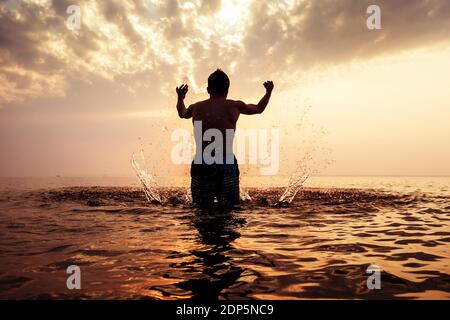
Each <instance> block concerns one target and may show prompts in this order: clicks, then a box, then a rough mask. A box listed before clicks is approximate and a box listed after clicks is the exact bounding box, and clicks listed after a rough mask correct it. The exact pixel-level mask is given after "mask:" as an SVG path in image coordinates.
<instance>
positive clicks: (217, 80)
mask: <svg viewBox="0 0 450 320" xmlns="http://www.w3.org/2000/svg"><path fill="white" fill-rule="evenodd" d="M229 88H230V79H229V78H228V76H227V74H226V73H225V72H223V71H222V70H220V69H217V70H216V71H214V72H213V73H211V75H210V76H209V77H208V93H209V94H212V93H215V94H224V93H226V92H228V89H229Z"/></svg>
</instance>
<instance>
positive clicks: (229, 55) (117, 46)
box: [0, 0, 450, 106]
mask: <svg viewBox="0 0 450 320" xmlns="http://www.w3.org/2000/svg"><path fill="white" fill-rule="evenodd" d="M77 3H78V5H80V7H81V12H82V17H81V21H82V27H81V30H79V31H70V30H68V29H67V28H66V26H65V21H66V19H67V16H68V15H67V13H66V8H67V6H68V5H69V4H70V3H69V1H67V0H65V1H59V0H58V1H56V0H52V1H31V0H30V1H20V2H14V1H3V2H0V30H1V32H0V81H1V84H0V105H3V106H5V105H9V104H11V103H17V102H20V101H23V100H25V99H30V98H36V97H40V96H42V95H56V96H62V95H65V94H66V93H67V91H68V90H70V88H71V86H73V83H74V82H76V81H84V82H86V83H90V84H92V87H93V88H95V83H96V82H98V81H105V80H106V81H110V82H112V83H114V85H116V86H117V87H118V88H121V89H122V90H124V91H126V92H129V93H130V94H131V95H136V94H137V95H139V94H141V92H142V91H145V92H146V94H148V93H149V92H150V93H154V94H161V92H162V94H172V91H173V90H172V87H174V86H175V85H176V84H177V83H178V82H180V81H183V80H188V81H189V82H191V83H192V84H193V86H192V87H193V89H194V91H195V90H197V91H198V90H200V89H201V88H202V86H203V85H204V82H205V79H206V77H207V75H208V74H209V73H210V72H211V71H212V70H213V69H215V68H217V67H221V68H223V69H224V70H226V71H228V72H229V73H230V74H231V75H232V81H233V83H234V84H235V88H236V92H237V93H245V92H246V90H248V88H250V87H252V81H255V79H260V78H261V80H264V79H266V78H273V79H274V80H275V81H277V82H278V83H280V82H283V81H285V82H286V83H287V82H288V81H289V80H288V79H289V78H290V77H292V76H295V75H296V74H298V73H299V72H305V70H307V69H309V68H312V67H317V66H324V67H327V66H331V65H335V64H341V63H347V62H349V61H353V60H363V59H370V58H372V57H376V56H379V55H385V54H391V53H395V52H399V51H405V50H410V49H415V48H421V47H424V46H429V45H433V44H436V43H448V41H449V40H450V39H449V38H450V33H449V32H448V30H450V1H448V0H428V1H421V0H396V1H389V0H379V1H376V4H378V5H379V6H380V7H381V10H382V27H383V29H382V30H376V31H370V30H368V29H367V28H366V19H367V17H368V15H367V13H366V9H367V7H368V6H369V5H370V4H373V3H374V2H373V1H369V0H361V1H355V0H335V1H333V0H300V1H293V0H285V1H256V0H254V1H251V0H248V1H236V0H230V1H218V0H215V1H205V0H186V1H181V0H179V1H177V0H170V1H159V0H146V1H144V0H127V1H120V2H119V1H98V2H97V1H93V0H83V1H77ZM287 84H288V83H287Z"/></svg>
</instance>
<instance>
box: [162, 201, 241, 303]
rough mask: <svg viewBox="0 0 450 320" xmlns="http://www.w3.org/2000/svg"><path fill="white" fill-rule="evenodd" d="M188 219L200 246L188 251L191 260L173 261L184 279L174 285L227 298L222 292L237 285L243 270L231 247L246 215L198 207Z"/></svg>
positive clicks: (195, 294) (193, 294)
mask: <svg viewBox="0 0 450 320" xmlns="http://www.w3.org/2000/svg"><path fill="white" fill-rule="evenodd" d="M189 220H190V221H189V224H190V225H192V226H193V227H194V228H195V229H196V230H197V232H198V236H197V239H196V242H198V243H199V244H200V245H201V248H198V249H195V250H191V251H189V253H190V255H191V256H190V257H189V260H187V261H182V262H178V263H173V264H171V265H170V267H171V268H173V269H174V270H175V272H174V273H175V274H177V275H178V276H181V278H180V280H181V281H180V282H177V283H176V284H174V285H173V286H175V287H176V288H179V289H181V290H183V291H185V292H190V293H191V294H190V295H191V297H192V298H194V299H202V300H209V299H213V300H216V299H218V298H219V297H222V298H226V297H224V296H223V294H222V292H224V290H225V289H228V288H230V287H231V286H233V285H235V283H236V282H237V281H238V279H239V278H240V277H241V275H242V273H243V271H244V269H243V268H241V267H239V266H236V265H235V264H234V263H233V259H232V257H231V256H230V255H229V251H230V249H232V248H233V247H232V246H231V243H232V242H233V241H234V240H235V239H237V238H239V236H240V234H239V232H238V229H239V228H240V227H241V226H243V225H244V224H245V219H241V218H236V217H235V216H234V213H233V212H226V211H223V212H205V211H198V210H195V211H194V213H193V214H192V215H191V217H190V218H189ZM180 271H181V272H182V273H181V274H180ZM170 272H171V271H169V274H170ZM153 289H155V290H160V291H161V292H163V293H164V294H166V295H170V292H171V290H173V289H172V288H171V287H170V286H169V287H158V288H153ZM175 291H176V290H175Z"/></svg>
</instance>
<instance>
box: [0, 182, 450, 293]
mask: <svg viewBox="0 0 450 320" xmlns="http://www.w3.org/2000/svg"><path fill="white" fill-rule="evenodd" d="M155 188H156V189H155V191H157V193H158V195H159V196H161V197H162V199H165V200H164V201H165V204H164V205H160V204H157V203H156V202H154V203H149V201H148V199H147V197H148V195H146V194H145V193H144V192H143V191H142V188H141V187H140V183H139V181H137V180H136V179H106V178H104V179H88V178H78V179H74V178H72V179H69V178H48V179H1V180H0V228H1V232H0V298H1V299H5V298H12V299H23V298H33V299H44V298H55V299H56V298H86V299H93V298H100V299H111V298H112V299H118V298H132V299H140V298H150V299H185V298H193V297H195V298H205V299H305V298H357V299H360V298H361V299H372V298H388V299H390V298H402V299H420V298H422V299H423V298H440V299H448V298H450V275H449V274H450V267H449V262H450V253H449V242H450V228H449V226H450V189H449V188H450V178H388V177H315V178H314V177H313V178H310V179H308V180H307V181H306V184H305V186H304V188H301V189H299V191H298V193H297V196H296V197H295V198H294V200H293V201H292V203H291V204H290V205H287V206H282V207H276V206H275V204H276V203H277V202H278V200H279V199H280V196H281V195H282V194H283V193H284V192H285V191H286V190H285V189H284V188H272V189H254V188H248V189H247V191H248V193H249V196H250V197H251V200H248V201H247V202H245V203H244V204H243V205H242V208H241V209H240V210H235V211H233V212H229V213H216V214H214V215H212V214H209V215H208V214H204V213H201V212H198V211H197V210H196V209H194V208H192V207H191V206H189V205H188V204H187V201H186V200H188V199H186V189H185V188H159V189H158V188H157V187H155ZM72 264H76V265H78V266H80V268H81V277H82V279H81V284H82V289H81V290H72V291H71V290H68V289H67V288H66V279H67V274H66V268H67V267H68V266H69V265H72ZM370 264H376V265H378V266H379V267H380V268H381V269H382V274H381V281H382V283H381V286H382V288H381V290H369V289H367V286H366V280H367V276H368V274H366V269H367V267H368V266H369V265H370Z"/></svg>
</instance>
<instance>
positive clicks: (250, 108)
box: [239, 81, 273, 114]
mask: <svg viewBox="0 0 450 320" xmlns="http://www.w3.org/2000/svg"><path fill="white" fill-rule="evenodd" d="M264 88H266V94H265V95H264V97H262V98H261V100H260V101H259V102H258V104H246V103H244V102H241V103H240V105H239V111H240V112H241V113H242V114H259V113H263V111H264V110H265V109H266V107H267V105H268V104H269V100H270V96H271V95H272V90H273V82H272V81H266V82H264Z"/></svg>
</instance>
